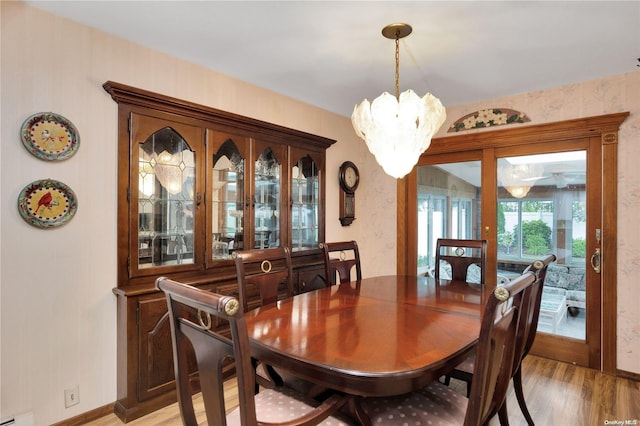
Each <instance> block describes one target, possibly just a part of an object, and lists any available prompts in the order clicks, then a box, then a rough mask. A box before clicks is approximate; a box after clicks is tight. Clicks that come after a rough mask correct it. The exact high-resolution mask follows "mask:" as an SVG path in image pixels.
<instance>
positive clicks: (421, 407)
mask: <svg viewBox="0 0 640 426" xmlns="http://www.w3.org/2000/svg"><path fill="white" fill-rule="evenodd" d="M468 402H469V400H468V399H467V398H465V397H464V396H463V395H461V394H460V393H458V392H456V391H454V390H452V389H451V388H449V387H447V386H445V385H443V384H440V383H438V382H433V383H431V384H430V385H429V386H427V387H426V388H423V389H421V390H419V391H416V392H411V393H407V394H404V395H399V396H393V397H387V398H371V399H368V398H365V399H364V400H363V402H362V408H364V410H365V411H366V413H367V414H368V415H369V418H370V419H371V424H372V425H384V426H396V425H398V426H427V425H451V426H460V425H462V424H463V423H464V417H465V415H466V412H467V405H468Z"/></svg>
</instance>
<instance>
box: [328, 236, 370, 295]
mask: <svg viewBox="0 0 640 426" xmlns="http://www.w3.org/2000/svg"><path fill="white" fill-rule="evenodd" d="M322 249H323V251H324V269H325V276H326V278H327V285H334V284H336V281H337V280H336V274H337V276H338V280H339V282H340V283H348V282H350V281H351V271H352V270H353V269H354V268H355V270H356V280H357V281H360V280H361V279H362V269H361V266H360V252H359V251H358V243H356V242H355V241H339V242H331V243H324V244H322Z"/></svg>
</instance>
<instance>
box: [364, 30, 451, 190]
mask: <svg viewBox="0 0 640 426" xmlns="http://www.w3.org/2000/svg"><path fill="white" fill-rule="evenodd" d="M411 31H412V28H411V26H410V25H408V24H391V25H387V26H386V27H384V28H383V30H382V35H383V36H384V37H386V38H388V39H395V41H396V57H395V59H396V96H395V97H393V96H392V95H390V94H389V93H388V92H384V93H382V95H380V96H378V97H377V98H376V99H374V100H373V102H371V103H370V102H369V100H367V99H365V100H364V101H362V102H361V103H360V104H359V105H356V106H355V108H354V109H353V114H352V115H351V123H352V124H353V128H354V129H355V131H356V134H357V135H358V136H359V137H360V138H362V139H363V140H364V141H365V142H366V143H367V147H368V148H369V151H371V153H372V154H373V155H374V156H375V158H376V161H377V162H378V164H380V166H382V168H383V169H384V171H385V173H387V174H388V175H390V176H393V177H395V178H402V177H404V176H405V175H406V174H408V173H409V172H411V170H412V169H413V166H415V165H416V163H417V162H418V159H419V158H420V155H421V154H422V153H423V152H424V151H425V150H426V149H427V148H429V145H430V144H431V138H432V137H433V135H434V134H436V132H437V131H438V129H440V126H442V123H444V120H445V118H446V112H445V108H444V106H442V103H441V102H440V100H439V99H438V98H436V97H435V96H433V95H432V94H431V93H427V94H426V95H424V97H422V98H420V97H418V95H416V94H415V92H414V91H413V90H411V89H409V90H407V91H405V92H403V93H400V86H399V79H400V78H399V74H400V71H399V70H400V39H401V38H403V37H406V36H408V35H409V34H411Z"/></svg>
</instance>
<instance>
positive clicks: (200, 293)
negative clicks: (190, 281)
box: [156, 277, 349, 426]
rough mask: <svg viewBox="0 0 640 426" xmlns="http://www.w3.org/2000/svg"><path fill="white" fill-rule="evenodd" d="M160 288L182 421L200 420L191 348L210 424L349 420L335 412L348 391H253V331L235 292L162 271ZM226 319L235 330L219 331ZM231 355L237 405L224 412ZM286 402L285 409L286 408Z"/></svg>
mask: <svg viewBox="0 0 640 426" xmlns="http://www.w3.org/2000/svg"><path fill="white" fill-rule="evenodd" d="M156 288H158V289H159V290H161V291H163V292H164V294H165V296H166V299H167V304H168V307H169V322H170V325H171V337H172V344H173V360H174V369H175V377H176V388H177V394H178V406H179V408H180V415H181V417H182V423H183V424H184V425H188V426H197V425H198V420H197V418H196V415H195V411H194V407H193V400H192V395H193V393H194V391H196V390H197V389H194V383H192V377H191V376H190V374H189V367H188V364H189V361H190V360H189V358H190V357H189V355H190V353H191V350H190V349H189V347H192V348H193V352H195V358H196V363H197V367H198V375H199V380H198V381H199V383H200V388H201V392H202V400H203V402H204V408H205V413H206V419H207V424H209V425H220V426H226V425H242V426H256V425H258V419H259V421H260V422H261V423H260V424H262V422H269V424H273V425H288V426H293V425H312V424H324V425H346V423H343V422H341V421H340V420H339V419H336V418H335V417H333V414H334V413H336V411H337V410H339V409H340V408H341V407H342V406H343V405H344V404H345V403H346V402H348V400H349V397H347V396H344V395H340V394H334V395H332V396H331V397H329V398H328V399H326V400H325V401H323V402H322V403H317V402H315V401H309V400H306V399H305V397H304V396H303V395H299V394H296V393H295V392H293V391H292V390H290V389H287V388H278V389H265V390H263V391H261V392H259V393H258V394H255V395H254V392H253V389H254V387H255V375H254V370H253V368H252V365H251V356H250V346H249V336H248V334H247V327H246V324H245V320H244V314H243V312H242V309H240V303H239V302H238V300H237V299H236V298H234V297H232V296H224V295H221V294H217V293H213V292H208V291H204V290H200V289H198V288H196V287H192V286H189V285H186V284H183V283H179V282H176V281H173V280H170V279H168V278H166V277H160V278H158V279H157V280H156ZM221 322H228V324H229V329H230V332H231V335H230V336H228V335H227V334H226V333H225V335H222V334H219V333H217V332H216V324H219V323H221ZM230 358H232V359H233V361H234V365H235V373H236V377H237V381H238V400H239V406H238V407H237V408H235V409H234V410H233V411H232V412H230V413H229V414H228V415H226V414H225V412H226V410H225V403H224V387H223V383H224V374H223V365H225V361H226V360H227V359H230ZM283 406H285V407H286V408H287V409H286V410H282V407H283Z"/></svg>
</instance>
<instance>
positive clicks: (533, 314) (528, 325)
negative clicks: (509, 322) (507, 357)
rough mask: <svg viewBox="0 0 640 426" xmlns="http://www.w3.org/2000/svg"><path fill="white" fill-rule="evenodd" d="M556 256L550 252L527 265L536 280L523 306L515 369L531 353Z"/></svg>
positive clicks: (527, 269) (525, 271)
mask: <svg viewBox="0 0 640 426" xmlns="http://www.w3.org/2000/svg"><path fill="white" fill-rule="evenodd" d="M555 260H556V256H555V255H554V254H548V255H546V256H545V257H544V258H542V259H540V260H536V261H534V262H533V263H531V265H529V266H527V268H526V269H525V270H524V272H523V273H527V272H529V271H532V272H533V273H535V275H536V281H535V283H534V285H532V286H531V289H530V291H531V293H532V294H531V297H530V298H529V305H528V306H524V307H523V308H522V318H523V319H522V320H521V321H520V325H519V326H518V341H517V343H516V356H515V361H516V363H517V364H515V365H514V367H513V368H514V371H515V370H516V369H518V368H520V363H521V362H522V360H523V359H524V357H525V356H527V354H528V353H529V350H530V349H531V346H533V341H534V340H535V338H536V330H537V328H538V318H539V317H540V305H541V303H542V292H543V290H544V280H545V277H546V275H547V268H548V266H549V264H551V263H553V262H555Z"/></svg>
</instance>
